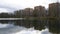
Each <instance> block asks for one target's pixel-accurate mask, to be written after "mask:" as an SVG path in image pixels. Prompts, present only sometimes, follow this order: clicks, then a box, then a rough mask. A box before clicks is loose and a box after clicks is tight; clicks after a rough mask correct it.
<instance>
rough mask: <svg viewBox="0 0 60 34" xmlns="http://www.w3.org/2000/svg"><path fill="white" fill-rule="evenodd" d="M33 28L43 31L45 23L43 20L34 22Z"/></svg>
mask: <svg viewBox="0 0 60 34" xmlns="http://www.w3.org/2000/svg"><path fill="white" fill-rule="evenodd" d="M33 26H34V28H35V29H36V30H42V29H45V23H44V20H34V21H33Z"/></svg>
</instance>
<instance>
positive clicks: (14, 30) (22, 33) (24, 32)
mask: <svg viewBox="0 0 60 34" xmlns="http://www.w3.org/2000/svg"><path fill="white" fill-rule="evenodd" d="M2 25H4V26H5V27H3V28H0V34H44V33H49V32H48V29H47V28H46V29H45V30H42V31H39V30H35V29H34V28H25V27H21V26H15V25H13V24H1V25H0V26H2ZM11 25H12V26H11ZM7 26H9V27H7Z"/></svg>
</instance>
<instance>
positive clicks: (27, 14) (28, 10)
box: [24, 8, 33, 17]
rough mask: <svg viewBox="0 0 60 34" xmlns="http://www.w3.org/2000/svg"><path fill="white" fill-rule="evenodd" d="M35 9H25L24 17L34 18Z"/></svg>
mask: <svg viewBox="0 0 60 34" xmlns="http://www.w3.org/2000/svg"><path fill="white" fill-rule="evenodd" d="M32 13H33V9H32V8H25V9H24V15H25V16H26V17H27V16H32Z"/></svg>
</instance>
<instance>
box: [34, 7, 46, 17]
mask: <svg viewBox="0 0 60 34" xmlns="http://www.w3.org/2000/svg"><path fill="white" fill-rule="evenodd" d="M45 11H46V10H45V7H43V6H36V7H34V12H36V14H37V16H39V17H44V16H45V15H46V12H45Z"/></svg>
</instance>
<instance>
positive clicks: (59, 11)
mask: <svg viewBox="0 0 60 34" xmlns="http://www.w3.org/2000/svg"><path fill="white" fill-rule="evenodd" d="M59 6H60V4H59V3H51V4H49V16H50V17H59V15H60V7H59Z"/></svg>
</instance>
